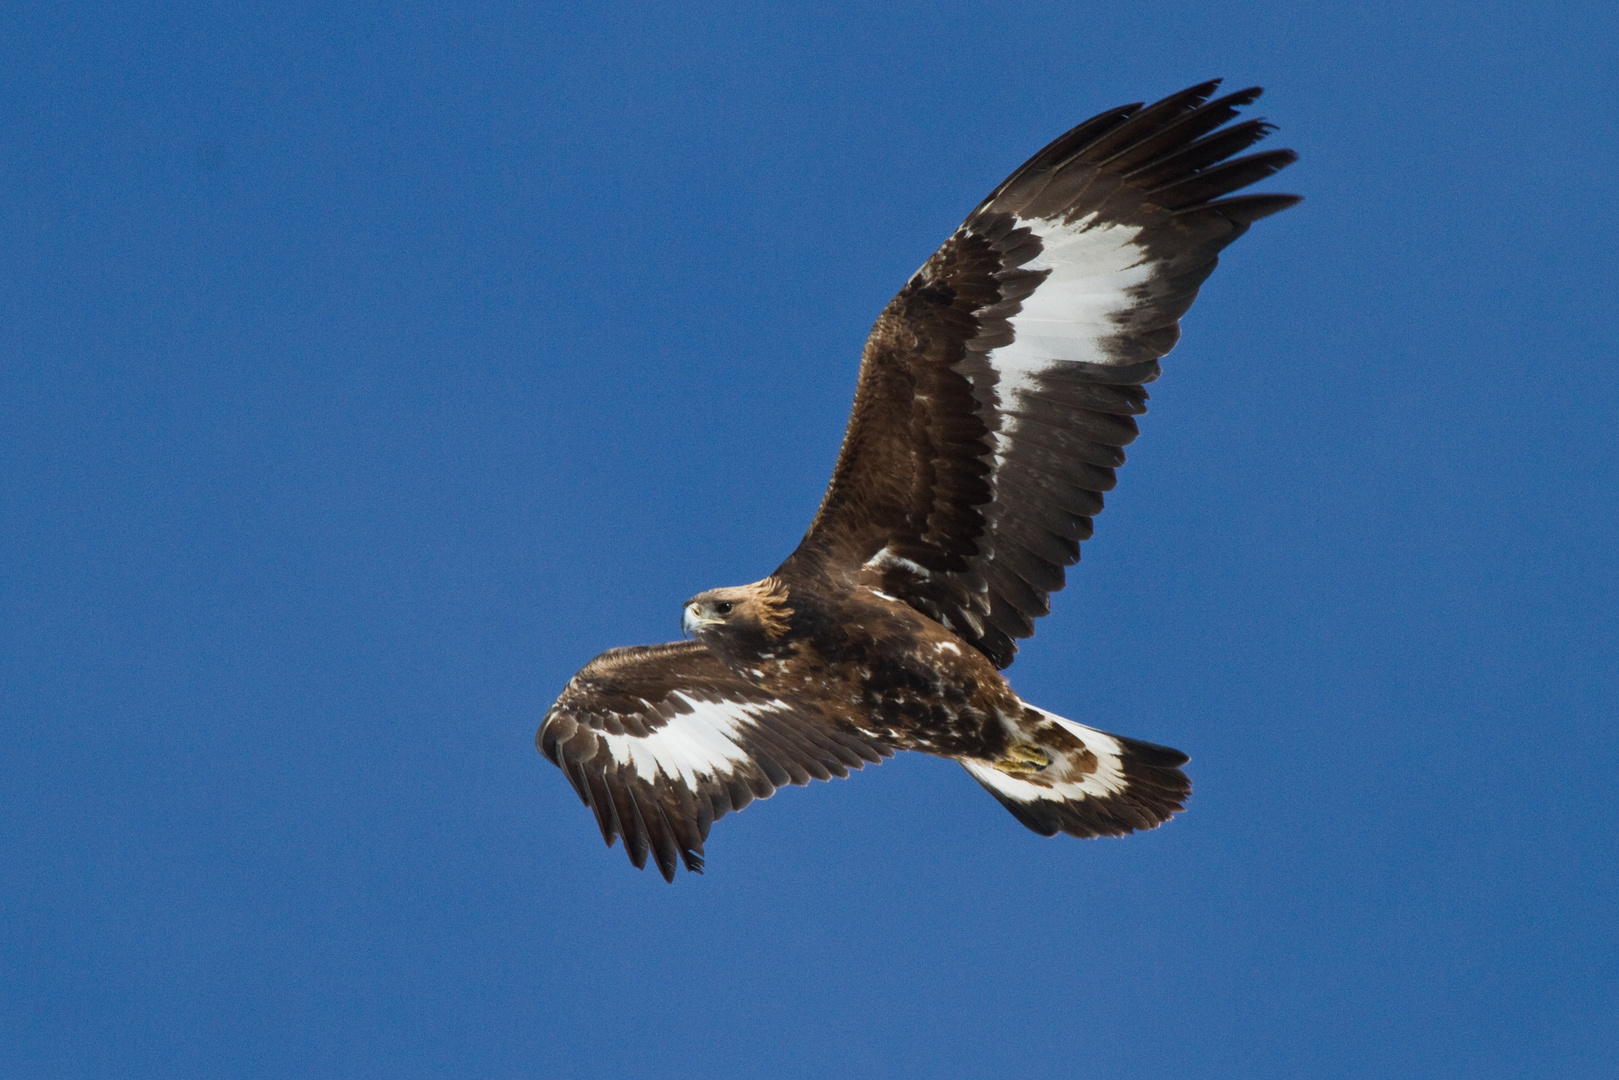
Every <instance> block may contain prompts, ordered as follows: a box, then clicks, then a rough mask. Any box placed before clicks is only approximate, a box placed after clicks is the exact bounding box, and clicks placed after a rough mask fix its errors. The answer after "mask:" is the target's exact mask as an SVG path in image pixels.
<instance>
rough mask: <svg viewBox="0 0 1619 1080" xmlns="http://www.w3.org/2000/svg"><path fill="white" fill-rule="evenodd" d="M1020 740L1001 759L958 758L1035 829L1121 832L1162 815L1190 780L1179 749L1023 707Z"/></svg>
mask: <svg viewBox="0 0 1619 1080" xmlns="http://www.w3.org/2000/svg"><path fill="white" fill-rule="evenodd" d="M1017 727H1018V729H1019V730H1018V737H1019V738H1020V739H1022V740H1025V741H1023V742H1020V743H1017V744H1015V745H1014V748H1013V752H1012V755H1011V756H1010V757H1009V758H1007V759H1004V760H1002V761H1000V762H991V761H984V760H980V759H977V758H961V759H959V760H960V761H961V764H962V765H963V766H964V767H965V768H966V770H967V771H968V772H970V773H972V775H973V779H975V780H977V781H978V782H979V783H980V784H983V785H984V787H986V788H988V789H989V793H990V794H991V795H993V796H995V797H996V798H997V799H999V800H1000V801H1001V805H1002V806H1004V807H1006V808H1007V809H1008V810H1010V811H1012V816H1013V817H1015V818H1017V819H1018V820H1019V821H1021V822H1023V824H1025V825H1027V826H1028V827H1029V828H1031V829H1033V830H1034V831H1035V832H1037V833H1039V834H1040V835H1042V836H1055V835H1056V834H1057V833H1059V832H1064V833H1067V834H1068V835H1070V836H1123V835H1124V834H1125V833H1130V832H1135V831H1136V830H1137V829H1152V828H1156V827H1157V826H1159V825H1162V824H1163V823H1164V822H1165V821H1168V820H1169V818H1170V815H1172V814H1174V813H1175V812H1176V811H1177V810H1180V809H1182V807H1183V806H1184V805H1185V802H1186V797H1187V796H1188V795H1189V794H1191V791H1192V785H1191V782H1190V781H1189V780H1187V779H1186V774H1185V773H1183V772H1181V770H1180V768H1179V767H1180V766H1182V765H1184V764H1186V761H1187V758H1186V755H1185V754H1183V753H1181V752H1180V751H1179V750H1171V749H1170V748H1169V747H1167V746H1157V745H1154V744H1153V743H1147V742H1137V741H1136V740H1135V739H1127V738H1125V737H1124V736H1122V735H1109V734H1108V733H1107V732H1105V731H1098V730H1096V729H1095V728H1089V727H1086V726H1085V725H1084V724H1077V723H1075V722H1074V721H1072V720H1065V719H1063V718H1062V717H1060V716H1058V715H1056V714H1055V713H1049V712H1047V711H1046V710H1044V709H1039V708H1035V707H1034V706H1027V708H1026V710H1025V713H1024V716H1023V718H1022V722H1021V723H1020V724H1018V725H1017Z"/></svg>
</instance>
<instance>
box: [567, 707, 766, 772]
mask: <svg viewBox="0 0 1619 1080" xmlns="http://www.w3.org/2000/svg"><path fill="white" fill-rule="evenodd" d="M669 696H670V697H671V698H679V699H680V700H681V701H683V702H684V703H685V704H686V705H688V706H690V708H691V712H688V713H681V714H679V715H678V716H676V717H674V718H673V719H672V720H670V721H669V722H668V723H667V724H665V725H664V726H663V727H661V728H659V729H657V730H656V731H654V732H653V733H652V734H650V735H648V736H647V737H645V738H640V737H638V736H635V735H613V734H610V733H608V732H605V731H603V732H598V733H597V738H599V739H601V740H602V742H603V743H605V744H606V746H607V751H608V753H609V754H611V755H612V758H613V760H614V761H616V762H618V763H619V764H620V765H629V766H631V767H633V768H634V769H635V772H636V774H637V775H638V776H640V777H641V779H643V780H646V781H648V782H651V781H653V780H656V779H657V776H658V773H660V772H661V773H663V775H665V776H667V777H668V778H669V779H671V780H678V781H680V782H681V783H683V784H684V785H686V787H688V788H693V789H695V788H696V787H697V782H698V778H699V777H701V776H714V775H717V774H728V773H730V772H732V771H733V770H734V769H735V768H736V766H738V765H740V764H741V763H743V762H745V761H748V760H750V758H751V755H750V754H749V753H748V752H747V751H746V750H744V749H743V748H742V746H741V742H740V737H741V735H742V732H743V731H744V730H745V729H747V728H749V727H751V726H753V725H754V724H756V723H757V722H758V718H759V716H760V715H762V714H764V713H766V712H782V713H787V712H791V711H792V710H791V709H789V708H788V706H787V704H786V703H785V702H782V701H770V702H760V703H758V704H743V703H741V702H736V701H699V700H698V699H696V698H693V697H690V696H689V695H687V694H684V693H681V692H680V691H678V690H677V691H675V692H674V693H672V694H670V695H669Z"/></svg>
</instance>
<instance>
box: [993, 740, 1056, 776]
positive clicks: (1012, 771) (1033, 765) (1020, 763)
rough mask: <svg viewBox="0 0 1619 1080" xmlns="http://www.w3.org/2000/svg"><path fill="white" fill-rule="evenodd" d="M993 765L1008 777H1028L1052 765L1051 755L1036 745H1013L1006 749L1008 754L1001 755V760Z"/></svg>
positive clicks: (1021, 743) (1024, 743)
mask: <svg viewBox="0 0 1619 1080" xmlns="http://www.w3.org/2000/svg"><path fill="white" fill-rule="evenodd" d="M991 764H993V765H994V766H995V767H996V768H997V769H999V770H1001V772H1003V773H1007V774H1008V775H1011V776H1027V775H1028V774H1029V773H1037V772H1039V771H1040V770H1041V769H1043V768H1045V767H1046V766H1047V765H1050V764H1051V755H1050V754H1048V753H1046V752H1045V751H1044V750H1042V749H1040V748H1039V747H1038V746H1036V745H1034V743H1027V742H1020V743H1013V744H1012V745H1011V746H1008V747H1007V748H1006V753H1004V754H1002V755H1001V757H1000V760H998V761H994V762H992V763H991Z"/></svg>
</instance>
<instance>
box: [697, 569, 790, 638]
mask: <svg viewBox="0 0 1619 1080" xmlns="http://www.w3.org/2000/svg"><path fill="white" fill-rule="evenodd" d="M792 614H793V609H792V608H790V607H788V606H787V586H785V585H783V584H782V583H781V582H780V581H779V580H777V579H776V578H774V577H767V578H765V579H764V580H763V581H755V582H754V583H753V584H752V585H736V586H733V587H731V588H729V589H710V590H708V591H707V592H704V593H698V594H697V595H696V596H694V597H692V598H691V599H690V600H687V601H686V607H685V611H684V613H683V614H682V615H681V618H680V626H681V629H683V630H685V632H686V633H688V634H690V635H692V636H693V637H696V638H698V639H699V640H702V639H703V638H707V637H710V635H712V636H714V637H724V638H731V639H739V638H747V637H760V638H763V639H764V640H765V641H775V640H777V639H778V638H780V637H781V636H782V635H783V634H785V633H786V632H787V620H788V619H789V618H790V617H791V616H792Z"/></svg>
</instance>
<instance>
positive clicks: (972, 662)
mask: <svg viewBox="0 0 1619 1080" xmlns="http://www.w3.org/2000/svg"><path fill="white" fill-rule="evenodd" d="M1217 86H1218V83H1217V82H1208V83H1202V84H1200V85H1198V86H1194V87H1191V88H1189V89H1187V90H1183V91H1181V92H1180V93H1178V94H1173V95H1171V96H1169V97H1167V98H1165V99H1163V100H1162V101H1159V102H1157V103H1155V104H1153V105H1150V106H1146V107H1142V106H1141V105H1139V104H1136V105H1127V106H1122V107H1120V108H1116V109H1110V110H1108V111H1106V112H1104V113H1101V114H1099V115H1098V116H1095V117H1093V118H1092V119H1090V120H1087V121H1086V122H1084V123H1083V124H1080V125H1078V126H1077V127H1075V128H1073V129H1072V130H1071V131H1069V132H1067V133H1065V134H1064V135H1062V136H1061V137H1059V138H1058V139H1056V140H1055V141H1054V142H1052V143H1051V144H1050V145H1049V146H1047V147H1045V148H1044V149H1043V150H1041V151H1040V152H1039V153H1037V154H1036V155H1035V156H1034V157H1032V158H1030V159H1029V160H1028V161H1027V162H1025V163H1024V164H1023V165H1022V166H1021V167H1019V168H1018V169H1017V170H1016V171H1015V172H1013V173H1012V175H1011V176H1009V177H1008V178H1007V179H1006V180H1005V181H1004V182H1003V183H1002V184H1001V185H1000V186H999V187H997V188H996V189H995V190H994V191H993V192H991V193H990V195H989V196H988V197H987V198H986V199H985V200H984V201H983V202H982V203H980V204H979V205H978V207H977V208H976V209H974V210H973V212H972V213H971V214H969V215H968V216H967V219H966V221H964V222H963V223H962V225H961V226H960V228H958V229H957V230H956V231H955V232H954V233H953V234H952V235H951V236H950V237H949V239H947V240H946V241H945V242H944V244H943V246H941V247H940V248H939V250H938V251H937V252H935V253H934V255H933V256H932V257H931V258H930V259H928V261H927V262H926V263H925V264H924V265H923V266H922V268H921V269H920V270H918V271H917V272H916V274H915V275H914V276H913V277H912V278H911V280H910V281H909V282H907V283H906V285H905V286H904V288H902V289H901V290H900V292H899V294H898V295H897V296H895V297H894V299H893V301H891V302H890V303H889V304H888V306H887V307H886V308H885V309H884V310H883V312H882V313H881V315H879V317H878V319H877V323H876V325H875V326H874V327H873V329H872V332H871V336H870V338H869V339H868V340H867V342H866V347H865V351H864V354H863V356H862V359H861V365H860V375H859V381H858V384H857V386H856V389H855V399H854V407H853V411H852V414H851V416H850V419H849V426H848V430H847V432H846V433H845V436H844V441H843V448H842V451H841V453H840V454H839V457H838V461H837V465H836V466H835V468H834V469H833V474H832V479H831V482H830V484H829V485H828V487H827V491H826V496H825V498H824V499H823V500H822V503H821V507H820V509H819V511H818V512H817V514H816V515H815V519H814V521H813V522H812V523H811V524H810V527H809V531H808V532H807V533H806V534H805V536H804V539H803V542H802V543H801V544H800V545H799V546H798V548H797V549H796V550H795V551H794V552H793V553H792V554H791V555H790V556H789V557H788V558H787V560H786V561H785V562H783V563H782V564H781V566H780V567H779V568H778V569H777V570H776V572H775V573H774V574H772V575H771V576H770V577H767V578H765V579H764V580H763V581H759V582H756V583H754V584H752V585H744V586H734V587H730V588H724V589H713V590H710V591H708V592H706V593H701V594H699V595H698V596H696V597H693V598H692V599H691V600H690V601H688V602H687V604H686V609H685V616H684V618H685V625H686V627H687V630H688V632H690V633H691V634H692V635H693V636H694V637H695V639H696V640H695V641H692V642H687V643H680V644H675V645H669V646H651V647H645V648H640V649H619V650H613V651H611V652H608V653H605V654H603V655H602V656H600V657H598V658H597V659H596V660H595V661H592V663H591V664H590V665H589V666H587V667H586V668H585V669H584V670H583V671H581V672H580V673H579V675H578V676H576V677H575V679H574V680H573V682H571V683H570V684H569V685H568V688H567V689H566V690H565V691H564V692H563V694H562V696H561V697H560V698H559V699H558V700H557V703H556V704H555V705H554V706H553V707H552V708H551V710H550V712H549V713H547V715H546V719H545V721H544V723H543V724H542V725H541V728H540V731H539V734H538V736H537V742H538V745H539V747H540V749H541V751H542V752H543V753H544V754H545V755H546V756H547V757H548V758H549V759H550V760H551V761H553V762H555V763H556V764H557V765H558V766H560V767H561V768H562V769H563V771H564V772H565V773H566V774H567V776H568V778H569V779H570V781H572V783H573V786H574V788H575V790H576V791H577V792H578V794H579V796H580V798H581V799H582V800H583V801H584V802H585V804H586V805H587V806H590V807H591V808H592V810H593V811H594V812H595V814H596V819H597V823H598V825H599V826H600V828H601V831H602V835H603V837H604V838H605V839H606V840H607V842H608V843H609V844H611V843H612V842H613V841H614V840H615V839H616V838H617V837H619V836H622V837H623V838H624V840H625V846H626V849H627V850H628V851H629V854H630V859H631V861H632V862H634V863H635V865H637V866H642V865H644V864H645V861H646V859H647V857H648V855H649V854H650V855H652V856H654V857H655V858H656V861H657V864H658V866H659V869H660V870H661V871H662V873H663V874H664V876H665V877H668V878H672V877H673V875H674V871H675V866H676V864H677V861H683V862H684V863H685V864H686V866H687V868H688V869H697V868H699V867H700V866H701V865H702V850H703V841H704V839H705V838H706V836H707V834H708V829H709V826H710V824H711V823H712V822H713V820H714V819H715V818H717V817H719V816H720V815H722V814H724V813H725V812H726V811H727V810H731V809H739V808H740V807H741V806H742V805H744V804H745V803H746V802H747V801H748V800H750V799H752V798H762V797H764V796H765V795H768V794H770V793H771V792H772V791H774V790H775V788H776V787H779V786H781V785H782V784H784V783H795V784H797V783H806V782H807V781H808V780H809V779H811V778H812V777H813V778H822V779H824V778H827V777H829V776H842V775H846V773H847V771H848V769H850V768H859V767H861V766H862V765H863V764H864V763H866V762H874V761H877V760H880V759H881V758H882V757H883V756H886V755H888V754H891V753H893V752H894V751H896V750H908V749H910V750H920V751H923V752H926V753H932V754H937V755H940V756H945V757H951V758H954V759H956V760H958V761H960V762H961V763H962V765H963V766H964V767H965V768H966V769H967V770H968V772H970V773H971V774H972V775H973V776H974V778H975V779H977V780H978V781H979V782H980V783H981V784H983V785H984V787H986V788H988V789H989V790H990V792H991V793H992V794H994V795H995V797H996V798H997V799H999V800H1000V801H1001V803H1002V804H1003V805H1005V806H1006V807H1007V808H1008V809H1009V810H1011V811H1012V813H1013V814H1014V816H1016V817H1017V818H1018V820H1019V821H1021V822H1023V824H1025V825H1027V826H1028V827H1029V828H1031V829H1033V830H1035V831H1037V832H1040V833H1043V834H1046V835H1050V834H1052V833H1056V832H1065V833H1069V834H1071V835H1075V836H1097V835H1119V834H1122V833H1126V832H1130V831H1133V830H1136V829H1147V828H1152V827H1153V826H1155V825H1158V824H1160V823H1161V822H1163V821H1165V820H1167V819H1168V818H1169V816H1170V815H1171V814H1173V813H1174V812H1175V811H1177V810H1179V809H1181V807H1182V806H1183V804H1184V801H1185V798H1186V796H1187V794H1188V792H1189V790H1190V787H1189V785H1188V783H1187V780H1186V777H1185V774H1184V773H1183V772H1182V771H1181V770H1180V765H1182V764H1184V763H1185V761H1186V757H1185V755H1184V754H1181V753H1180V752H1179V751H1176V750H1171V749H1169V748H1167V747H1161V746H1154V745H1153V744H1150V743H1143V742H1138V741H1136V740H1132V739H1127V738H1124V737H1123V736H1117V735H1111V734H1108V733H1107V732H1105V731H1101V730H1099V729H1096V728H1093V727H1089V726H1087V725H1086V724H1083V723H1079V722H1076V721H1073V720H1069V719H1066V718H1063V717H1060V716H1056V715H1054V714H1052V713H1049V712H1047V711H1045V710H1043V709H1039V708H1037V707H1035V706H1032V705H1029V704H1028V703H1026V702H1024V701H1023V700H1022V699H1020V698H1019V697H1018V696H1017V694H1016V693H1014V692H1013V690H1012V688H1011V687H1010V685H1008V683H1007V682H1006V680H1005V678H1004V677H1003V676H1002V675H1001V674H1000V669H1003V668H1005V667H1006V666H1008V665H1009V664H1010V663H1011V662H1012V659H1013V657H1014V655H1015V653H1016V651H1017V647H1016V644H1015V642H1016V640H1017V639H1018V638H1024V637H1028V636H1029V635H1030V634H1032V633H1033V632H1034V620H1035V619H1037V618H1039V617H1040V616H1041V615H1044V614H1046V613H1047V612H1048V611H1049V610H1050V597H1051V594H1052V593H1055V592H1057V591H1058V590H1060V589H1061V588H1062V587H1063V585H1064V582H1065V568H1066V567H1068V566H1071V565H1073V564H1074V563H1075V562H1077V561H1078V559H1079V545H1080V543H1081V542H1082V541H1084V540H1086V539H1088V538H1089V537H1090V535H1091V530H1092V520H1093V518H1094V517H1095V516H1096V514H1097V513H1098V512H1100V510H1101V509H1102V504H1103V494H1104V493H1105V492H1107V491H1109V490H1111V489H1112V487H1113V485H1114V482H1115V470H1116V469H1117V468H1118V467H1119V466H1120V465H1122V464H1123V463H1124V447H1126V446H1128V445H1129V444H1130V442H1131V441H1132V440H1134V439H1135V437H1136V435H1137V433H1138V428H1137V424H1136V417H1138V416H1139V415H1141V414H1142V413H1144V412H1145V411H1146V402H1147V393H1146V391H1145V389H1144V385H1145V384H1146V383H1148V382H1151V381H1152V380H1153V379H1155V378H1157V377H1158V375H1159V364H1158V361H1159V359H1160V358H1161V357H1162V356H1163V355H1164V354H1165V353H1167V352H1168V351H1169V350H1170V349H1171V348H1172V347H1173V346H1174V344H1175V342H1176V340H1177V339H1178V338H1179V335H1180V325H1179V321H1180V317H1181V316H1182V315H1183V314H1184V313H1185V312H1186V310H1187V309H1188V308H1189V307H1190V306H1191V303H1192V301H1193V300H1194V299H1195V298H1196V296H1197V291H1198V287H1199V286H1200V285H1201V283H1202V282H1203V281H1204V279H1205V278H1207V277H1208V275H1209V274H1210V273H1211V272H1212V271H1213V270H1214V267H1215V264H1216V262H1217V260H1218V255H1219V252H1220V251H1221V250H1222V249H1223V248H1224V247H1225V246H1226V245H1228V244H1230V243H1231V242H1232V241H1233V240H1235V239H1236V238H1237V237H1239V236H1241V235H1242V234H1243V233H1244V232H1245V231H1246V230H1247V229H1248V227H1249V226H1250V225H1251V224H1252V223H1253V222H1254V221H1256V220H1258V219H1260V218H1262V217H1265V216H1267V215H1269V214H1273V213H1275V212H1277V211H1279V210H1282V209H1285V208H1286V207H1288V206H1291V205H1293V204H1294V203H1295V202H1297V201H1298V200H1297V198H1296V197H1295V196H1291V195H1271V194H1246V195H1244V194H1235V193H1236V192H1238V191H1240V190H1242V189H1243V188H1245V187H1247V186H1248V185H1250V184H1252V183H1254V182H1256V181H1258V180H1261V179H1263V178H1265V177H1267V176H1270V175H1271V174H1273V173H1275V172H1276V171H1277V170H1279V169H1281V168H1283V167H1285V166H1286V165H1288V164H1289V163H1291V162H1292V161H1293V160H1294V155H1293V153H1292V152H1291V151H1288V150H1274V151H1269V152H1262V153H1255V154H1249V155H1247V156H1235V155H1240V154H1242V153H1243V151H1245V150H1247V149H1248V148H1249V147H1250V146H1252V145H1253V144H1254V143H1255V142H1257V141H1259V140H1260V139H1262V138H1263V137H1264V136H1265V135H1266V134H1268V133H1269V131H1270V130H1271V129H1270V126H1269V125H1268V124H1266V123H1265V122H1264V121H1262V120H1252V119H1251V120H1246V121H1242V122H1238V123H1232V121H1233V120H1235V119H1236V117H1237V115H1238V110H1239V109H1240V108H1241V107H1243V106H1246V105H1249V104H1252V103H1253V102H1254V101H1255V100H1256V99H1257V98H1258V97H1259V93H1260V91H1259V90H1258V89H1257V88H1251V89H1247V90H1241V91H1238V92H1236V93H1233V94H1227V95H1225V96H1224V97H1219V98H1216V97H1214V93H1215V90H1216V88H1217Z"/></svg>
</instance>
